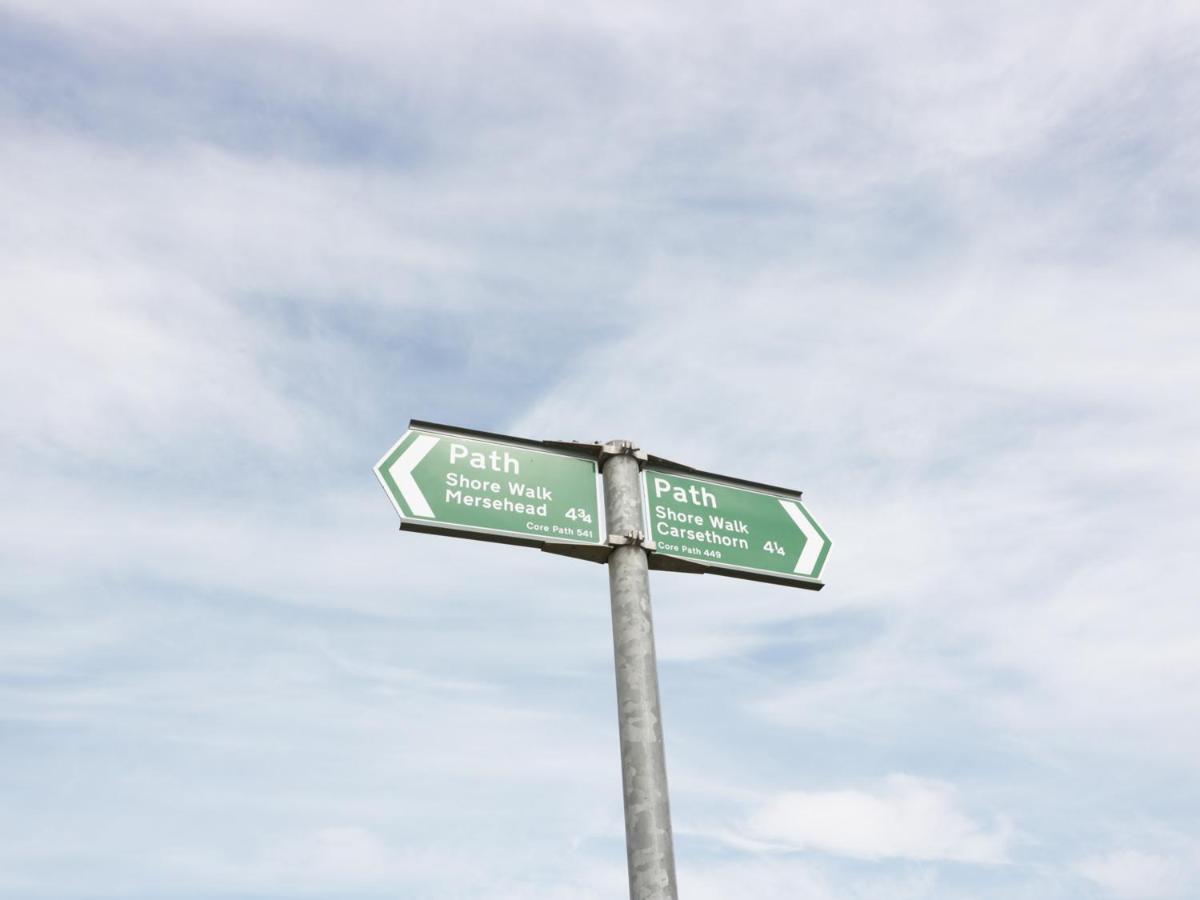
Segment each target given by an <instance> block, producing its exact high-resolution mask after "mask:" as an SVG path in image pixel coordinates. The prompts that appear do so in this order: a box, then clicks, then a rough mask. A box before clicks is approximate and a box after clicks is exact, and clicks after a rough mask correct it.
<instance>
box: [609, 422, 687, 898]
mask: <svg viewBox="0 0 1200 900" xmlns="http://www.w3.org/2000/svg"><path fill="white" fill-rule="evenodd" d="M603 457H604V461H603V463H602V466H603V473H604V501H605V508H606V510H607V514H608V532H609V535H610V537H609V542H610V543H612V544H615V545H616V546H614V547H613V550H612V554H611V555H610V556H609V558H608V584H609V592H610V597H611V601H612V626H613V655H614V658H615V663H616V670H617V710H618V718H619V729H620V736H621V778H622V781H623V783H624V799H625V852H626V854H627V856H628V862H629V896H630V898H631V900H677V898H678V896H679V894H678V890H677V888H676V884H675V850H674V847H673V845H672V839H671V808H670V804H669V802H668V799H667V766H666V760H665V758H664V755H663V730H662V712H661V709H660V707H659V702H658V668H657V663H656V659H655V655H654V623H653V621H652V618H651V614H650V578H649V571H648V570H649V567H648V564H647V558H646V550H645V549H644V548H643V547H642V542H643V541H644V540H645V536H644V535H643V533H642V528H643V525H642V491H641V477H640V473H639V470H638V460H637V458H636V457H635V456H634V448H633V446H632V444H630V443H629V442H628V441H614V442H612V443H610V444H606V445H605V446H604V453H603Z"/></svg>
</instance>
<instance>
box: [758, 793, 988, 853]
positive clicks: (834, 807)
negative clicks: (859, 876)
mask: <svg viewBox="0 0 1200 900" xmlns="http://www.w3.org/2000/svg"><path fill="white" fill-rule="evenodd" d="M748 833H749V834H750V835H751V836H753V837H755V838H757V839H759V840H762V841H765V842H768V843H773V844H777V845H779V846H782V847H787V848H791V849H796V850H818V851H821V852H824V853H831V854H835V855H839V856H849V857H853V858H856V859H866V860H877V859H914V860H951V861H955V862H971V863H999V862H1004V861H1005V860H1006V859H1007V856H1008V845H1009V840H1010V838H1009V829H1008V828H1007V827H1006V826H1004V825H1003V824H1002V823H1001V824H999V825H996V826H994V827H992V828H986V827H983V826H981V825H979V824H978V823H976V822H975V821H973V820H972V819H971V818H969V817H968V816H967V815H966V814H964V813H963V812H962V811H961V810H960V809H959V801H958V795H957V792H956V791H954V789H953V788H951V787H950V786H948V785H946V784H944V783H941V782H938V781H932V780H929V779H923V778H916V777H913V776H910V775H891V776H888V778H887V779H885V781H884V783H883V784H882V785H881V786H880V788H879V789H877V790H875V791H862V790H842V791H791V792H788V793H784V794H780V795H779V796H777V797H775V798H773V799H772V800H770V801H768V802H767V803H765V804H764V805H763V806H762V807H761V808H760V809H759V810H758V811H756V812H755V813H754V814H753V816H752V817H751V818H750V821H749V828H748Z"/></svg>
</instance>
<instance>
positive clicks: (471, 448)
mask: <svg viewBox="0 0 1200 900" xmlns="http://www.w3.org/2000/svg"><path fill="white" fill-rule="evenodd" d="M375 474H376V475H377V476H378V477H379V480H380V482H381V483H382V484H383V487H384V490H386V491H387V494H388V497H389V498H390V499H391V501H392V505H393V506H395V507H396V511H397V512H398V513H400V518H401V519H402V520H403V526H402V527H404V528H412V529H416V530H419V531H436V532H439V533H442V532H447V533H450V532H452V533H455V534H456V535H457V534H460V533H461V535H460V536H462V537H477V538H483V539H487V540H499V541H505V542H508V543H520V544H534V545H537V546H545V545H547V544H552V545H556V546H557V545H561V544H590V545H599V544H601V543H603V536H604V534H605V533H604V528H603V523H602V522H601V514H600V489H599V483H600V482H599V475H598V472H597V463H596V459H595V457H594V456H593V455H591V454H588V453H586V452H582V451H581V452H571V451H569V450H562V449H558V448H550V447H546V446H544V445H542V444H541V443H539V442H537V441H526V440H522V439H521V438H510V437H507V436H504V435H492V434H487V433H485V432H478V431H469V430H467V429H461V430H459V429H454V428H449V427H448V426H444V425H438V426H433V425H430V424H428V423H416V422H414V423H412V426H411V427H410V428H409V429H408V431H406V432H404V435H403V436H402V437H401V438H400V440H398V441H397V442H396V443H395V444H394V445H393V446H392V449H391V450H389V451H388V452H387V453H386V454H384V457H383V459H381V460H380V461H379V463H378V464H377V465H376V466H375Z"/></svg>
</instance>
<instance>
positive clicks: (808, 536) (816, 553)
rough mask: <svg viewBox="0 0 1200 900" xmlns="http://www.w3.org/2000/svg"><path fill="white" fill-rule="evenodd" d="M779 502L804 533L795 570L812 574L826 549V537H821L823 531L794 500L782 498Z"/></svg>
mask: <svg viewBox="0 0 1200 900" xmlns="http://www.w3.org/2000/svg"><path fill="white" fill-rule="evenodd" d="M779 502H780V504H781V505H782V506H783V508H784V511H785V512H787V514H788V515H789V516H791V519H792V521H793V522H795V523H796V527H797V528H799V529H800V530H801V531H802V532H803V533H804V538H805V540H804V549H803V550H801V551H800V559H799V560H797V561H796V568H795V569H794V570H793V571H795V573H796V574H797V575H811V574H812V570H813V567H814V566H816V564H817V559H818V558H819V557H820V555H821V551H822V550H824V549H825V538H823V537H821V532H819V531H817V529H816V528H814V527H813V523H812V521H811V520H810V519H809V518H808V516H807V515H805V513H804V510H802V509H801V508H800V507H798V506H797V505H796V502H795V501H794V500H780V501H779Z"/></svg>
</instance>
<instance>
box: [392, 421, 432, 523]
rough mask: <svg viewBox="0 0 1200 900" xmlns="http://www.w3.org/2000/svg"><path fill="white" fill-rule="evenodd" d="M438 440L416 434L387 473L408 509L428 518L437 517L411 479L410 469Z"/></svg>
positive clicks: (415, 514) (411, 469)
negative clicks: (415, 437)
mask: <svg viewBox="0 0 1200 900" xmlns="http://www.w3.org/2000/svg"><path fill="white" fill-rule="evenodd" d="M438 440H439V439H438V438H435V437H431V436H430V435H428V434H420V435H417V439H416V440H415V441H413V442H412V443H411V444H409V445H408V449H407V450H405V451H404V452H403V453H401V454H400V457H399V458H398V459H397V460H396V461H395V462H394V463H392V467H391V468H390V469H388V474H389V475H391V476H392V481H394V482H395V483H396V487H398V488H400V494H401V495H402V496H403V497H404V501H405V502H406V503H407V504H408V507H409V509H411V510H412V511H413V515H414V516H422V517H424V518H428V519H436V518H437V516H435V515H434V514H433V510H432V509H430V508H429V501H428V500H426V499H425V495H424V494H422V493H421V489H420V488H419V487H417V483H416V481H414V480H413V477H412V471H413V469H415V468H416V467H417V464H418V463H420V462H421V460H423V459H424V458H425V457H426V456H427V455H428V453H429V451H430V450H432V449H433V448H434V446H435V445H436V444H437V442H438Z"/></svg>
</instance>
